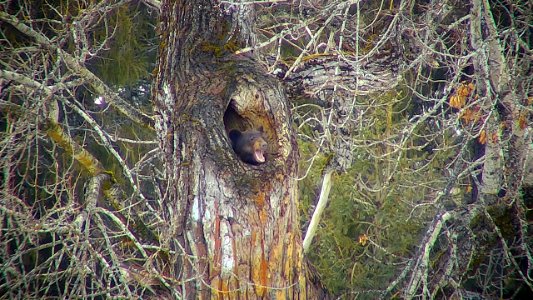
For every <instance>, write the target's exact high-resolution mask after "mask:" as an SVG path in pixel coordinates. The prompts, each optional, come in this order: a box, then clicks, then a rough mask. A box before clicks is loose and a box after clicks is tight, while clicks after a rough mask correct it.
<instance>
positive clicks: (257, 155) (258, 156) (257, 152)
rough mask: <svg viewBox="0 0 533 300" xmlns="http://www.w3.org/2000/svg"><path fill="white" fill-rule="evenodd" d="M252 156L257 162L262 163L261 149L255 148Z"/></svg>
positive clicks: (263, 158) (263, 157)
mask: <svg viewBox="0 0 533 300" xmlns="http://www.w3.org/2000/svg"><path fill="white" fill-rule="evenodd" d="M254 157H255V160H256V161H257V162H260V163H264V162H265V156H264V155H263V151H261V150H255V151H254Z"/></svg>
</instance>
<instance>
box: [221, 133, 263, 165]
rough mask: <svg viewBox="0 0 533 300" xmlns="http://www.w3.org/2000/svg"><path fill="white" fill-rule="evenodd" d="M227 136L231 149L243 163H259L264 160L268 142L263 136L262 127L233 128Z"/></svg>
mask: <svg viewBox="0 0 533 300" xmlns="http://www.w3.org/2000/svg"><path fill="white" fill-rule="evenodd" d="M229 138H230V140H231V146H232V147H233V151H235V153H237V155H238V156H239V158H240V159H241V160H242V161H244V162H245V163H249V164H252V165H259V164H262V163H265V162H266V152H267V146H268V144H267V142H266V141H265V138H264V137H263V127H260V128H259V130H254V129H249V130H246V131H239V130H237V129H233V130H231V131H230V132H229Z"/></svg>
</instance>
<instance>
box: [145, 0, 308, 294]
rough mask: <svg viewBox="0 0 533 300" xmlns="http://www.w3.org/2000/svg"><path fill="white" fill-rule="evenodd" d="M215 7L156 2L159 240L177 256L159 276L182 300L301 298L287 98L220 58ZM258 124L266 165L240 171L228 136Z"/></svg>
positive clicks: (244, 67)
mask: <svg viewBox="0 0 533 300" xmlns="http://www.w3.org/2000/svg"><path fill="white" fill-rule="evenodd" d="M192 2H194V3H192ZM216 7H217V6H216V5H215V4H214V3H211V2H208V1H187V2H186V1H181V2H180V1H178V3H172V4H171V3H168V2H165V1H164V2H163V3H162V10H161V11H162V16H161V20H162V23H161V32H162V37H161V43H162V44H161V45H162V47H161V53H160V58H159V69H158V73H157V77H156V79H155V82H154V88H153V101H154V102H155V104H156V107H157V116H158V117H157V119H156V128H157V132H158V137H159V142H160V147H161V149H162V153H163V155H164V157H163V160H164V161H165V172H166V174H165V175H166V178H167V179H168V186H167V187H166V188H165V192H166V194H165V198H164V200H163V201H164V203H163V205H164V207H165V211H166V212H167V215H166V216H165V221H166V222H168V226H166V228H165V229H164V231H163V232H161V238H162V240H163V241H164V242H163V243H164V244H166V245H167V246H168V247H169V248H170V249H172V250H175V251H176V252H177V253H182V255H181V256H180V257H179V259H175V260H174V261H172V262H171V267H169V269H168V272H169V273H170V274H171V275H172V276H173V277H175V278H177V279H178V280H180V281H181V284H182V288H181V291H180V292H181V293H182V296H183V297H184V298H187V299H193V298H199V299H207V298H211V297H228V298H259V297H265V298H271V299H285V298H290V299H298V298H301V299H305V298H307V297H306V288H305V283H306V282H305V278H306V277H305V273H304V272H303V267H302V251H301V249H302V248H301V235H300V231H299V225H298V210H297V189H296V175H297V162H298V150H297V145H296V141H295V136H294V132H293V130H292V127H291V126H290V124H291V123H290V111H289V108H288V105H287V99H286V97H285V93H284V91H283V89H282V87H281V85H280V84H279V83H278V82H277V81H276V80H275V78H273V77H269V76H266V75H264V73H265V70H263V69H261V68H259V67H258V65H257V64H256V63H254V62H253V61H252V60H249V59H247V58H243V57H230V56H226V55H224V49H225V48H226V47H230V46H231V44H232V43H233V42H228V41H227V40H224V39H225V38H226V36H227V35H226V34H227V32H225V31H224V30H225V28H229V27H230V26H228V24H227V23H225V21H224V19H223V18H222V17H221V16H220V12H218V11H216ZM261 126H262V127H263V129H264V133H265V137H266V139H267V141H268V156H267V161H266V163H265V164H262V165H258V166H254V165H250V164H246V163H244V162H243V161H241V160H240V159H239V158H238V157H237V155H236V154H235V153H234V151H233V150H232V147H231V144H230V140H229V138H228V132H229V130H231V129H240V130H245V129H253V128H259V127H261Z"/></svg>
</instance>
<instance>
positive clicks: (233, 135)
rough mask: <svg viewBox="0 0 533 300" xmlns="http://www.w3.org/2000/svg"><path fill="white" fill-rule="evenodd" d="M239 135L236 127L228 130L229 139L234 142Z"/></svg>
mask: <svg viewBox="0 0 533 300" xmlns="http://www.w3.org/2000/svg"><path fill="white" fill-rule="evenodd" d="M240 137H241V132H240V131H239V130H237V129H233V130H231V131H230V132H229V139H230V140H232V141H233V142H236V141H237V140H238V139H239V138H240Z"/></svg>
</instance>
